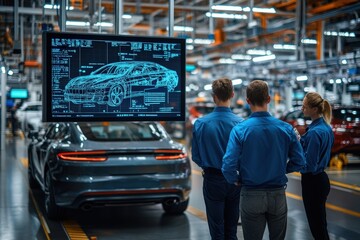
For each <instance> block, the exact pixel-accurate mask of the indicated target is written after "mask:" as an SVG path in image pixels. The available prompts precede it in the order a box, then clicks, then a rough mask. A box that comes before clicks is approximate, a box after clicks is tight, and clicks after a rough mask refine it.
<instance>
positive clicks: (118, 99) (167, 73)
mask: <svg viewBox="0 0 360 240" xmlns="http://www.w3.org/2000/svg"><path fill="white" fill-rule="evenodd" d="M177 85H178V76H177V73H176V72H175V71H173V70H169V69H167V68H165V67H163V66H161V65H160V64H157V63H152V62H139V61H134V62H116V63H109V64H107V65H105V66H103V67H101V68H99V69H97V70H96V71H94V72H92V73H90V75H87V76H79V77H76V78H73V79H72V80H70V82H69V83H68V84H67V85H66V86H65V94H64V97H65V101H71V102H73V103H75V104H81V103H98V104H107V105H108V106H111V107H117V106H119V105H120V104H121V103H122V102H123V100H124V99H126V98H132V97H138V96H144V105H150V104H160V103H163V102H164V101H165V100H166V99H167V98H166V96H167V95H168V92H172V91H174V89H175V88H176V86H177ZM140 87H142V88H140ZM161 87H163V88H161ZM160 88H161V89H160ZM164 88H165V91H164ZM151 90H152V92H151ZM156 90H158V91H157V92H156ZM154 91H155V92H154Z"/></svg>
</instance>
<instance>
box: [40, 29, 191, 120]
mask: <svg viewBox="0 0 360 240" xmlns="http://www.w3.org/2000/svg"><path fill="white" fill-rule="evenodd" d="M53 38H69V39H89V40H100V41H101V40H104V41H111V40H112V41H132V42H154V43H156V42H162V43H164V42H165V43H177V44H180V46H181V59H180V63H181V66H180V73H179V74H180V75H179V83H180V85H181V86H180V100H179V102H180V104H181V106H180V116H176V115H175V114H174V116H173V117H169V116H146V117H138V116H131V117H103V116H102V117H91V118H86V117H70V118H67V117H54V116H52V101H51V100H52V92H53V91H52V75H51V74H52V61H51V57H52V56H51V39H53ZM42 53H43V62H42V71H43V97H42V103H43V108H42V109H43V122H89V121H91V122H102V121H108V122H113V121H185V91H186V88H185V86H186V83H185V82H186V72H185V71H186V68H185V67H186V60H185V58H186V40H185V39H184V38H175V37H152V36H134V35H111V34H106V35H105V34H93V33H69V32H49V31H48V32H43V34H42Z"/></svg>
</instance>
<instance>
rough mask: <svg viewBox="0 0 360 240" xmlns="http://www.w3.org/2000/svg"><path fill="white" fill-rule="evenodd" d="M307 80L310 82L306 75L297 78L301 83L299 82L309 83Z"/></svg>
mask: <svg viewBox="0 0 360 240" xmlns="http://www.w3.org/2000/svg"><path fill="white" fill-rule="evenodd" d="M307 80H308V76H306V75H303V76H297V77H296V81H299V82H301V81H307Z"/></svg>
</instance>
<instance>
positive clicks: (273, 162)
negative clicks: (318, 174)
mask: <svg viewBox="0 0 360 240" xmlns="http://www.w3.org/2000/svg"><path fill="white" fill-rule="evenodd" d="M246 95H247V96H246V97H247V99H246V101H247V102H248V103H249V105H250V108H251V112H252V114H251V115H250V116H249V118H248V119H247V120H245V121H243V122H241V123H240V124H238V125H237V126H235V127H234V128H233V130H232V132H231V134H230V138H229V143H228V146H227V149H226V153H225V155H224V158H223V165H222V172H223V174H224V176H225V178H226V180H227V181H228V182H229V183H232V184H234V185H239V184H241V186H242V187H241V194H240V195H241V196H240V208H241V222H242V227H243V234H244V239H245V240H261V239H262V238H263V235H264V231H265V226H266V223H267V224H268V229H269V235H270V236H269V237H270V239H272V240H273V239H284V238H285V234H286V224H287V203H286V196H285V188H286V183H287V181H288V179H287V177H286V173H289V172H293V171H300V170H301V169H303V167H304V166H305V158H304V154H303V150H302V147H301V145H300V142H299V140H298V138H297V135H296V133H295V132H294V130H293V128H292V126H291V125H290V124H288V123H285V122H283V121H281V120H279V119H276V118H274V117H272V116H271V115H270V113H269V112H268V111H267V106H268V104H269V103H270V96H269V88H268V85H267V83H266V82H264V81H260V80H255V81H252V82H251V83H250V84H249V85H248V87H247V89H246Z"/></svg>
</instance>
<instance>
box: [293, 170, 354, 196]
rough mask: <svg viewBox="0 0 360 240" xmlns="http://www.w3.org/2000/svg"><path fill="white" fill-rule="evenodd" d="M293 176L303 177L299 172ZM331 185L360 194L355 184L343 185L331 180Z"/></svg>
mask: <svg viewBox="0 0 360 240" xmlns="http://www.w3.org/2000/svg"><path fill="white" fill-rule="evenodd" d="M291 174H292V175H295V176H298V177H301V174H300V173H298V172H293V173H291ZM330 185H334V186H338V187H342V188H346V189H350V190H353V191H357V192H360V187H359V186H356V185H353V184H348V183H342V182H338V181H335V180H330Z"/></svg>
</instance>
